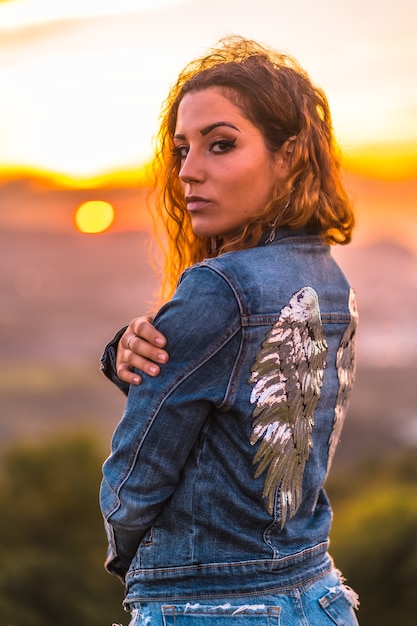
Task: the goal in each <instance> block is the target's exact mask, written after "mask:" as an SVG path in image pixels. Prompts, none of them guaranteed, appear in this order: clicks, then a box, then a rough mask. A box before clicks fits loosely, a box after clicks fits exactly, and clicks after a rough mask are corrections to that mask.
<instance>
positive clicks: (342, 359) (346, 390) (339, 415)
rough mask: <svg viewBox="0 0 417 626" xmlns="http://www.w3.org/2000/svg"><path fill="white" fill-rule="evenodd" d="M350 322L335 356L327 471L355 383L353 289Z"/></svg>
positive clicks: (354, 304)
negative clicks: (335, 391) (336, 387)
mask: <svg viewBox="0 0 417 626" xmlns="http://www.w3.org/2000/svg"><path fill="white" fill-rule="evenodd" d="M349 312H350V322H349V324H348V326H347V328H346V330H345V332H344V334H343V337H342V339H341V342H340V345H339V349H338V351H337V355H336V369H337V376H338V379H339V391H338V394H337V399H336V405H335V409H334V421H333V430H332V433H331V435H330V438H329V458H328V463H327V471H329V469H330V466H331V464H332V460H333V455H334V453H335V451H336V447H337V444H338V443H339V439H340V434H341V432H342V427H343V422H344V421H345V417H346V413H347V409H348V405H349V397H350V392H351V390H352V387H353V383H354V382H355V373H356V351H355V340H356V329H357V326H358V311H357V308H356V296H355V292H354V290H353V289H351V290H350V293H349Z"/></svg>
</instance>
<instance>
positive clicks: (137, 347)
mask: <svg viewBox="0 0 417 626" xmlns="http://www.w3.org/2000/svg"><path fill="white" fill-rule="evenodd" d="M165 346H166V339H165V337H164V335H162V333H160V332H159V331H158V330H156V328H155V327H154V326H153V325H152V322H151V318H149V317H137V318H136V319H134V320H132V321H131V322H130V324H129V326H128V327H127V329H126V331H125V332H124V334H123V335H122V337H121V339H120V341H119V345H118V347H117V355H116V372H117V376H118V377H119V378H120V380H123V381H124V382H126V383H129V384H131V385H140V384H141V382H142V378H141V377H140V376H139V375H138V374H137V373H136V372H132V369H133V368H134V367H136V368H137V369H139V370H142V371H143V372H146V374H149V376H158V374H159V373H160V367H159V365H158V363H160V364H162V363H166V362H167V361H168V358H169V356H168V353H167V352H166V350H164V349H163V348H164V347H165Z"/></svg>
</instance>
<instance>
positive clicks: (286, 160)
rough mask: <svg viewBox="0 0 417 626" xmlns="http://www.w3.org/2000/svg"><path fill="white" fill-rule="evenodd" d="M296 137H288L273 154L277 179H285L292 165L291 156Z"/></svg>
mask: <svg viewBox="0 0 417 626" xmlns="http://www.w3.org/2000/svg"><path fill="white" fill-rule="evenodd" d="M296 140H297V135H293V136H292V137H289V138H288V139H287V140H286V141H284V143H283V144H282V146H281V148H280V149H279V150H278V152H276V153H275V165H276V167H277V175H278V177H279V178H285V177H286V176H287V175H288V171H289V169H290V167H291V163H292V155H293V152H294V148H295V142H296Z"/></svg>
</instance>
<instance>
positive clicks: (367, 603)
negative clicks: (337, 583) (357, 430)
mask: <svg viewBox="0 0 417 626" xmlns="http://www.w3.org/2000/svg"><path fill="white" fill-rule="evenodd" d="M327 490H328V492H329V495H330V498H331V500H332V502H333V506H334V512H335V521H334V525H333V530H332V534H331V552H332V554H333V556H334V558H335V561H336V564H337V566H338V567H339V568H340V569H341V570H342V572H343V574H344V576H345V577H346V578H347V581H348V583H349V584H350V585H351V586H352V587H353V588H354V589H355V591H357V592H358V593H359V596H360V599H361V606H360V611H359V621H360V624H361V626H374V625H375V624H378V626H392V625H393V624H395V626H409V624H413V623H414V622H415V619H416V618H415V616H416V614H417V595H416V591H415V585H416V582H415V581H416V580H417V539H416V530H417V498H416V494H417V456H416V454H415V451H414V450H411V451H409V452H405V453H403V454H402V455H401V456H399V457H396V458H392V459H385V458H384V459H381V460H379V461H378V462H376V461H372V462H369V463H367V464H366V465H365V466H362V467H360V468H358V469H357V470H356V471H355V472H351V473H350V475H349V476H343V477H341V476H339V477H335V478H333V479H332V481H331V482H330V483H329V485H328V487H327Z"/></svg>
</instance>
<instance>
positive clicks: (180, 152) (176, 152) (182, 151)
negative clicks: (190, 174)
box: [172, 146, 190, 161]
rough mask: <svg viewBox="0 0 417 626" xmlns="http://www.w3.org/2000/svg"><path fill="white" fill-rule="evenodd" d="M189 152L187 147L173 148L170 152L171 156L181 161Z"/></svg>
mask: <svg viewBox="0 0 417 626" xmlns="http://www.w3.org/2000/svg"><path fill="white" fill-rule="evenodd" d="M189 150H190V148H189V146H175V148H174V149H173V150H172V156H174V157H177V158H178V159H180V160H181V161H183V160H184V159H185V158H186V157H187V154H188V152H189Z"/></svg>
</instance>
